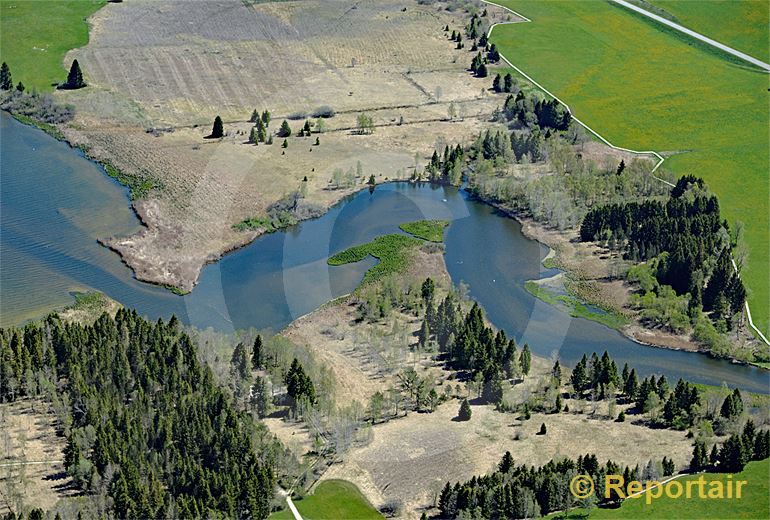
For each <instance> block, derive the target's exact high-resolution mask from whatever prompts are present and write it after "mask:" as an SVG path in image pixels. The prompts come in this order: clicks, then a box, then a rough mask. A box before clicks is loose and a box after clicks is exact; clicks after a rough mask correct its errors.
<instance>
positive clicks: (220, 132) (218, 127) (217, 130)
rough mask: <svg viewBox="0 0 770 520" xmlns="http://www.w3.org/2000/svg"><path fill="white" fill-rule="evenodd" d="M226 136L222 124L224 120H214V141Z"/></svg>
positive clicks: (212, 130) (216, 118)
mask: <svg viewBox="0 0 770 520" xmlns="http://www.w3.org/2000/svg"><path fill="white" fill-rule="evenodd" d="M224 135H225V128H224V125H223V124H222V118H221V117H219V116H217V117H215V118H214V126H213V127H212V128H211V135H210V136H209V137H211V138H212V139H219V138H220V137H222V136H224Z"/></svg>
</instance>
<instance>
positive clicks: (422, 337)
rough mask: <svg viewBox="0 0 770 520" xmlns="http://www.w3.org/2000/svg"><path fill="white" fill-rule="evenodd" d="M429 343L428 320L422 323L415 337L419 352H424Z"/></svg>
mask: <svg viewBox="0 0 770 520" xmlns="http://www.w3.org/2000/svg"><path fill="white" fill-rule="evenodd" d="M429 341H430V327H429V326H428V320H423V321H422V326H421V327H420V331H419V332H418V335H417V346H418V347H419V348H420V350H424V349H425V348H426V347H427V346H428V342H429Z"/></svg>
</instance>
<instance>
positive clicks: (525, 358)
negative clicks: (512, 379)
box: [519, 343, 532, 375]
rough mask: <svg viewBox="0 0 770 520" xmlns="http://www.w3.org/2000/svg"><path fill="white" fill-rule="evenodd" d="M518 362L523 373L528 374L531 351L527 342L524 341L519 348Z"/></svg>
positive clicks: (530, 364)
mask: <svg viewBox="0 0 770 520" xmlns="http://www.w3.org/2000/svg"><path fill="white" fill-rule="evenodd" d="M519 363H520V364H521V371H522V372H523V373H524V375H529V369H530V368H531V367H532V353H531V352H530V351H529V345H528V344H527V343H524V348H523V349H522V350H521V356H519Z"/></svg>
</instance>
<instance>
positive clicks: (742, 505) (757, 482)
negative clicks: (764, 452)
mask: <svg viewBox="0 0 770 520" xmlns="http://www.w3.org/2000/svg"><path fill="white" fill-rule="evenodd" d="M699 477H700V475H692V476H687V477H682V478H681V479H679V482H682V483H683V484H684V486H685V488H686V482H687V481H688V480H698V478H699ZM704 477H705V479H706V481H707V482H708V481H712V480H720V481H722V482H726V481H728V476H727V474H725V473H706V474H705V475H704ZM738 480H745V481H746V482H747V484H746V485H745V486H743V492H742V497H741V498H740V499H733V500H729V499H723V500H717V499H712V500H702V499H699V498H697V496H696V497H694V498H690V499H686V498H684V497H680V498H676V499H675V498H669V497H664V498H658V499H654V500H652V503H651V504H649V505H648V504H647V502H646V497H645V495H641V496H640V497H639V498H638V499H630V500H626V501H625V502H623V505H622V506H621V507H620V508H618V509H592V510H590V511H585V510H575V511H571V512H569V513H567V514H566V515H565V514H563V513H562V514H559V513H557V514H554V515H550V516H549V518H565V519H566V518H569V519H578V518H597V519H601V518H634V519H635V518H638V519H647V518H670V519H677V520H680V519H685V518H692V519H705V518H719V519H723V520H724V519H732V518H757V519H764V518H767V517H768V512H769V511H770V459H765V460H762V461H758V462H751V463H749V464H748V465H747V466H746V468H745V469H744V470H743V471H742V472H741V473H738V474H735V475H733V478H732V481H733V482H735V481H738ZM695 489H696V488H695V487H694V488H693V490H695Z"/></svg>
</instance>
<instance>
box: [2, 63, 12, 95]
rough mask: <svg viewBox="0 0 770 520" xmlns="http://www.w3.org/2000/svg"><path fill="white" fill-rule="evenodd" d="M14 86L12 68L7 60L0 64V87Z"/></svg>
mask: <svg viewBox="0 0 770 520" xmlns="http://www.w3.org/2000/svg"><path fill="white" fill-rule="evenodd" d="M12 88H13V77H12V76H11V68H10V67H9V66H8V64H7V63H6V62H3V64H2V66H0V89H2V90H11V89H12Z"/></svg>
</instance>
